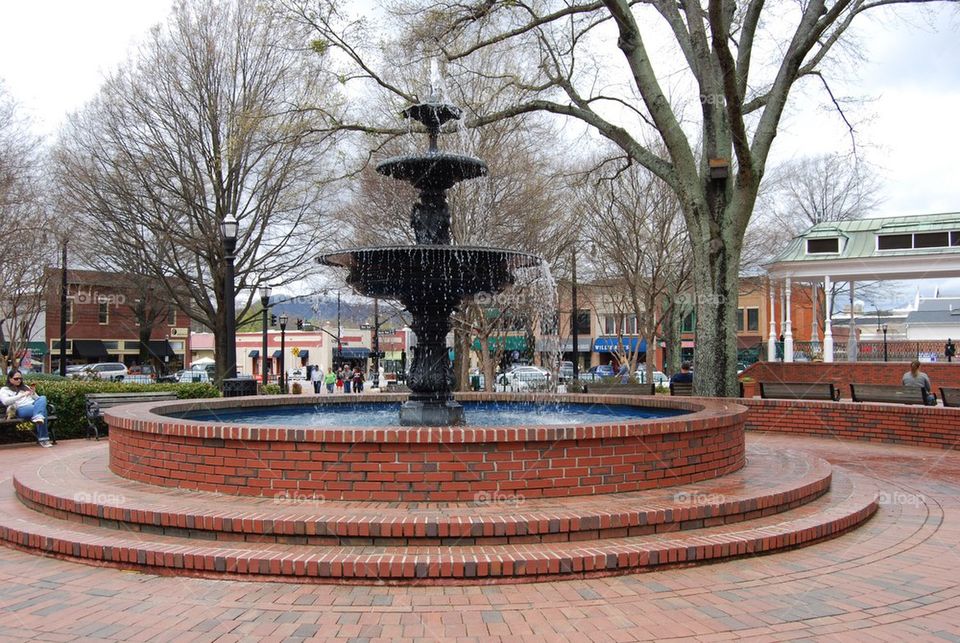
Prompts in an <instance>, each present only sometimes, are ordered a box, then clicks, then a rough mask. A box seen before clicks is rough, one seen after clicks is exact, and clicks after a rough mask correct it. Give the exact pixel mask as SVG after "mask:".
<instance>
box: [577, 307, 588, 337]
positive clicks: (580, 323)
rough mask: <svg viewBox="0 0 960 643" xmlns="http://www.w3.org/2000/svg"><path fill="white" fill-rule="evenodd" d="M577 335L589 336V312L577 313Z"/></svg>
mask: <svg viewBox="0 0 960 643" xmlns="http://www.w3.org/2000/svg"><path fill="white" fill-rule="evenodd" d="M577 334H578V335H590V334H591V333H590V311H589V310H578V311H577Z"/></svg>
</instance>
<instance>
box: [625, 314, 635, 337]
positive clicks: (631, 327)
mask: <svg viewBox="0 0 960 643" xmlns="http://www.w3.org/2000/svg"><path fill="white" fill-rule="evenodd" d="M623 333H624V334H625V335H637V334H639V332H638V330H637V316H636V315H627V328H626V330H624V331H623Z"/></svg>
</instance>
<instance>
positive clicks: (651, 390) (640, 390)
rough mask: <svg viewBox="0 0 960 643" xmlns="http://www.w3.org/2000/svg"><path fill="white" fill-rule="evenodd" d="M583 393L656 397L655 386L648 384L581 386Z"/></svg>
mask: <svg viewBox="0 0 960 643" xmlns="http://www.w3.org/2000/svg"><path fill="white" fill-rule="evenodd" d="M583 392H584V393H599V394H608V393H612V394H614V395H617V394H619V395H656V394H657V385H656V384H654V383H653V382H651V383H650V384H589V385H588V384H583Z"/></svg>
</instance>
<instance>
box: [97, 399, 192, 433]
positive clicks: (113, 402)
mask: <svg viewBox="0 0 960 643" xmlns="http://www.w3.org/2000/svg"><path fill="white" fill-rule="evenodd" d="M176 399H177V394H176V393H174V392H173V391H151V392H147V393H88V394H87V395H86V407H87V435H86V437H87V438H88V439H89V438H90V437H93V438H95V439H97V440H99V439H100V427H99V423H100V421H101V420H103V409H108V408H110V407H112V406H120V405H121V404H136V403H137V402H167V401H170V400H176Z"/></svg>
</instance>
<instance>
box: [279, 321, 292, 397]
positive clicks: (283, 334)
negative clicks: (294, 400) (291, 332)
mask: <svg viewBox="0 0 960 643" xmlns="http://www.w3.org/2000/svg"><path fill="white" fill-rule="evenodd" d="M289 319H290V318H289V317H287V313H280V317H279V322H280V376H279V377H280V392H281V393H286V392H287V365H286V352H287V346H286V344H287V321H288V320H289Z"/></svg>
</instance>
